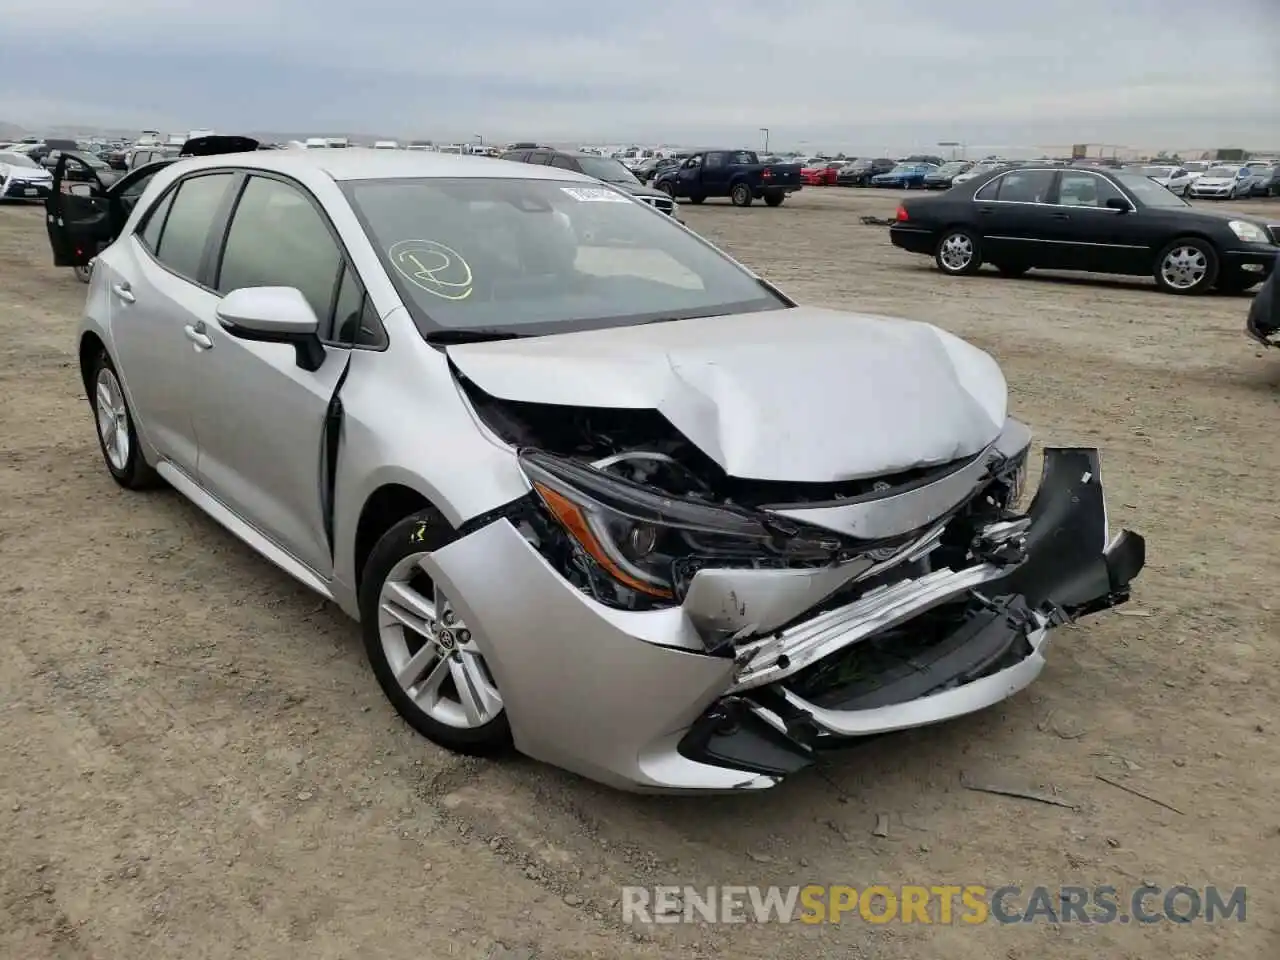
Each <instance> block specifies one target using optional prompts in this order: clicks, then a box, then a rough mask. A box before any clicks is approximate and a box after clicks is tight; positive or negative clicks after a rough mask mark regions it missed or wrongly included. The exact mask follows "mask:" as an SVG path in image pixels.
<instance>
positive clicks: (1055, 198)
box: [889, 166, 1280, 294]
mask: <svg viewBox="0 0 1280 960" xmlns="http://www.w3.org/2000/svg"><path fill="white" fill-rule="evenodd" d="M889 234H890V236H891V238H892V240H893V244H894V246H896V247H901V248H902V249H903V250H908V251H910V252H911V253H924V254H928V255H930V256H932V257H934V259H935V261H936V262H937V264H938V268H939V269H940V270H942V272H943V273H949V274H952V275H953V276H964V275H968V274H974V273H977V272H978V270H980V269H981V268H982V265H983V264H984V263H990V264H991V265H992V266H994V267H995V268H996V269H997V270H999V271H1000V272H1001V273H1002V274H1005V275H1006V276H1021V275H1022V274H1024V273H1026V272H1027V271H1028V270H1031V269H1035V268H1041V269H1048V270H1081V271H1086V272H1089V273H1116V274H1128V275H1130V276H1154V277H1155V281H1156V284H1157V285H1158V286H1159V287H1160V288H1161V289H1162V290H1165V291H1167V292H1169V293H1183V294H1187V293H1204V292H1205V291H1207V290H1209V289H1211V288H1216V289H1218V290H1222V291H1224V292H1238V291H1243V290H1248V289H1249V288H1250V287H1252V286H1254V285H1255V284H1257V283H1259V282H1261V281H1262V280H1263V279H1264V278H1266V277H1267V275H1268V274H1269V273H1270V272H1271V270H1272V268H1273V266H1274V264H1275V261H1276V254H1277V253H1278V252H1280V223H1270V224H1269V223H1267V222H1266V221H1264V220H1259V219H1257V218H1255V217H1248V216H1244V215H1242V214H1237V213H1230V212H1219V211H1216V210H1214V211H1210V210H1202V209H1199V208H1195V207H1192V206H1191V205H1190V204H1188V203H1187V202H1186V201H1184V200H1182V199H1181V198H1180V197H1177V196H1175V195H1174V194H1172V193H1170V192H1169V191H1168V190H1166V189H1165V188H1164V187H1162V186H1161V185H1160V184H1158V183H1156V182H1155V181H1154V180H1151V179H1149V178H1147V177H1144V176H1141V175H1139V174H1134V173H1128V172H1125V171H1122V170H1102V169H1092V170H1084V169H1071V168H1067V169H1064V168H1061V167H1050V166H1025V167H1018V168H1016V169H1013V170H1005V171H1001V172H998V173H995V174H991V175H989V176H986V177H981V178H978V179H975V180H971V181H968V182H966V183H963V184H961V185H959V186H956V187H952V188H951V189H950V190H948V191H947V192H946V193H944V194H941V195H938V196H933V197H922V198H920V199H913V200H906V201H903V203H902V204H901V205H900V206H899V207H898V213H897V216H896V218H895V220H894V223H893V225H892V226H891V227H890V230H889Z"/></svg>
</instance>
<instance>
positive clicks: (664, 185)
mask: <svg viewBox="0 0 1280 960" xmlns="http://www.w3.org/2000/svg"><path fill="white" fill-rule="evenodd" d="M655 189H658V190H661V191H662V192H663V193H665V194H666V195H667V196H668V197H670V198H671V199H672V200H674V199H675V198H676V185H675V184H674V183H673V182H672V181H670V180H663V181H662V182H661V183H659V184H656V185H655Z"/></svg>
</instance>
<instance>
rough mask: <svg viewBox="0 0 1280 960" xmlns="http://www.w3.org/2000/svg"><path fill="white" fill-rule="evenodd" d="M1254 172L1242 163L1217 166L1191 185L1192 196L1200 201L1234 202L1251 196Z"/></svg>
mask: <svg viewBox="0 0 1280 960" xmlns="http://www.w3.org/2000/svg"><path fill="white" fill-rule="evenodd" d="M1252 178H1253V171H1252V170H1251V169H1249V168H1248V167H1246V166H1245V165H1244V164H1242V163H1232V164H1217V165H1215V166H1212V167H1210V168H1209V169H1208V170H1206V171H1205V173H1204V175H1203V176H1201V177H1199V178H1197V179H1196V180H1195V181H1194V182H1193V183H1192V184H1191V190H1190V194H1189V195H1190V196H1191V197H1195V198H1200V199H1213V200H1234V199H1236V197H1247V196H1248V195H1249V181H1250V180H1251V179H1252Z"/></svg>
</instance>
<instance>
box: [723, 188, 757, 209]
mask: <svg viewBox="0 0 1280 960" xmlns="http://www.w3.org/2000/svg"><path fill="white" fill-rule="evenodd" d="M754 199H755V198H754V197H753V196H752V195H751V187H750V185H749V184H745V183H739V184H737V185H735V186H734V188H733V189H732V190H730V191H729V202H730V203H732V204H733V205H734V206H735V207H749V206H751V201H752V200H754Z"/></svg>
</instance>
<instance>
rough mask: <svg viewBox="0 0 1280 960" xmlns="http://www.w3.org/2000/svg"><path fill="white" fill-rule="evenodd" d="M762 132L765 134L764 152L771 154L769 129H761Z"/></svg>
mask: <svg viewBox="0 0 1280 960" xmlns="http://www.w3.org/2000/svg"><path fill="white" fill-rule="evenodd" d="M760 132H761V133H763V134H764V152H765V153H768V152H769V128H768V127H761V128H760Z"/></svg>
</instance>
